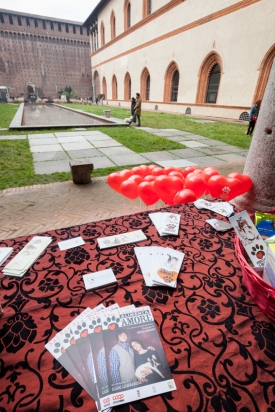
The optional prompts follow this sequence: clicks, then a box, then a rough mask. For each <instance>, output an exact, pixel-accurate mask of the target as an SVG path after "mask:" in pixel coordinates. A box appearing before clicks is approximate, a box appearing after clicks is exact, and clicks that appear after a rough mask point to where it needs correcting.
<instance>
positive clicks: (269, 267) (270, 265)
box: [263, 244, 275, 287]
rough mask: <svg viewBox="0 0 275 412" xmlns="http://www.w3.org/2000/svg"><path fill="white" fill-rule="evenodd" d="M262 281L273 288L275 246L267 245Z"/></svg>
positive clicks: (274, 278) (274, 280) (274, 285)
mask: <svg viewBox="0 0 275 412" xmlns="http://www.w3.org/2000/svg"><path fill="white" fill-rule="evenodd" d="M263 279H264V280H265V281H266V282H267V283H269V284H270V285H271V286H273V287H275V244H271V245H268V248H267V254H266V258H265V264H264V272H263Z"/></svg>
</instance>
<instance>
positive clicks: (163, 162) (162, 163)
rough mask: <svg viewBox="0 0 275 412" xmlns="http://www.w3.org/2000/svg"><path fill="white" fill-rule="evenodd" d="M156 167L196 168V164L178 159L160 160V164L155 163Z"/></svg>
mask: <svg viewBox="0 0 275 412" xmlns="http://www.w3.org/2000/svg"><path fill="white" fill-rule="evenodd" d="M155 163H156V164H157V165H159V166H162V167H166V166H174V167H187V166H197V163H194V162H190V161H189V160H186V159H178V160H161V161H160V162H155Z"/></svg>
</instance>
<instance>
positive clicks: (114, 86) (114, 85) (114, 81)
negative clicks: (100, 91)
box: [112, 75, 117, 100]
mask: <svg viewBox="0 0 275 412" xmlns="http://www.w3.org/2000/svg"><path fill="white" fill-rule="evenodd" d="M112 99H113V100H117V79H116V76H115V75H113V78H112Z"/></svg>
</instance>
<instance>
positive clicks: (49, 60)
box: [0, 9, 92, 99]
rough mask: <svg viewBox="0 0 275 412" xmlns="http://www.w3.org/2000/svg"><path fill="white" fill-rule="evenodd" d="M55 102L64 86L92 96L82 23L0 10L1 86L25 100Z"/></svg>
mask: <svg viewBox="0 0 275 412" xmlns="http://www.w3.org/2000/svg"><path fill="white" fill-rule="evenodd" d="M28 83H35V85H36V86H37V87H36V91H37V94H38V95H39V96H42V95H43V96H46V97H50V98H54V97H57V96H58V93H57V92H58V91H59V90H60V89H62V88H64V87H65V86H71V87H72V89H73V90H75V91H76V92H77V93H78V96H79V97H83V98H85V97H90V96H91V95H92V76H91V57H90V42H89V33H88V31H87V28H86V27H82V25H81V23H76V22H72V21H66V20H59V19H55V18H50V17H42V16H35V15H30V14H25V13H20V12H13V11H9V10H4V9H0V86H8V87H9V88H10V94H11V95H13V96H15V97H18V96H20V95H21V94H24V97H25V99H27V98H28V93H29V91H30V90H28V87H27V85H28Z"/></svg>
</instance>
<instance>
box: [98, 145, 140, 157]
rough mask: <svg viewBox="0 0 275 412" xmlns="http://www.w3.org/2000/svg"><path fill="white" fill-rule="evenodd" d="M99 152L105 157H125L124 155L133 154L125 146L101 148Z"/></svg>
mask: <svg viewBox="0 0 275 412" xmlns="http://www.w3.org/2000/svg"><path fill="white" fill-rule="evenodd" d="M100 151H101V152H102V153H103V154H105V155H106V156H109V157H110V156H115V155H124V154H125V155H126V154H129V155H130V154H135V152H133V151H132V150H130V149H128V148H127V147H125V146H122V147H101V148H100Z"/></svg>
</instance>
